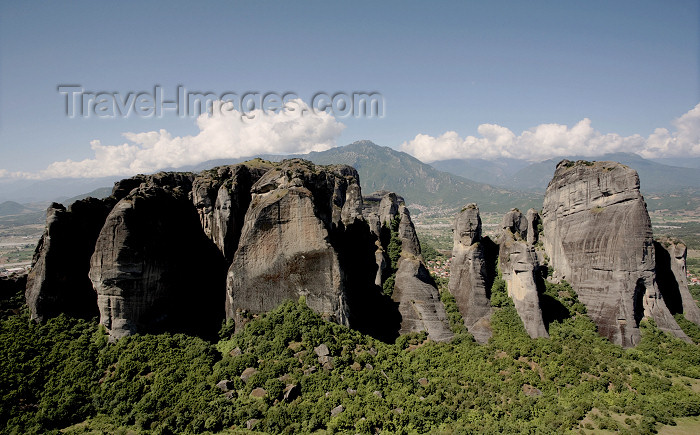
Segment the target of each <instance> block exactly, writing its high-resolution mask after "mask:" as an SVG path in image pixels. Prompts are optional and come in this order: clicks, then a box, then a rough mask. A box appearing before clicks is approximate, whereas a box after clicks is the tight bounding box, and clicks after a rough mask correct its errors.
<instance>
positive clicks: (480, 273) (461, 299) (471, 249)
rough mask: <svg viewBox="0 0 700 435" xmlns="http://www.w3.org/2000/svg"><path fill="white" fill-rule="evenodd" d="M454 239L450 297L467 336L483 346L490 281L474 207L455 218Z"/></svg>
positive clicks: (487, 331)
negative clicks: (456, 308)
mask: <svg viewBox="0 0 700 435" xmlns="http://www.w3.org/2000/svg"><path fill="white" fill-rule="evenodd" d="M453 239H454V245H453V248H452V265H451V267H450V283H449V288H450V293H452V295H453V296H454V298H455V302H456V303H457V307H458V308H459V312H460V314H461V315H462V318H463V319H464V324H465V325H466V327H467V329H468V330H469V332H470V333H471V334H472V335H473V336H474V338H475V339H476V341H478V342H479V343H485V342H487V341H488V339H489V338H491V335H492V331H491V328H490V318H491V312H492V310H491V301H490V295H489V291H490V286H491V283H492V282H493V277H489V273H488V271H489V268H488V265H487V260H486V253H485V252H484V244H483V243H482V236H481V216H480V215H479V207H478V206H477V205H476V204H468V205H467V206H465V207H464V208H462V210H461V211H460V212H459V214H457V217H456V218H455V224H454V233H453ZM489 278H490V279H489Z"/></svg>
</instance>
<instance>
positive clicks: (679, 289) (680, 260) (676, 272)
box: [654, 240, 700, 325]
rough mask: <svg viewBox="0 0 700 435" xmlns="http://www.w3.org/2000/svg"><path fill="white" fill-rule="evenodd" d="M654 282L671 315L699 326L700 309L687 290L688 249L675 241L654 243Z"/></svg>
mask: <svg viewBox="0 0 700 435" xmlns="http://www.w3.org/2000/svg"><path fill="white" fill-rule="evenodd" d="M654 251H655V253H656V281H657V282H658V285H659V290H660V291H661V294H662V295H663V298H664V301H665V302H666V306H667V307H668V309H669V310H670V311H671V313H672V314H678V313H682V314H683V316H685V318H686V319H687V320H690V321H691V322H693V323H695V324H697V325H700V308H698V305H697V304H696V303H695V301H694V300H693V296H692V295H691V294H690V291H689V290H688V277H687V275H686V256H687V254H688V248H687V247H686V246H685V245H684V244H683V243H681V242H679V241H675V240H662V241H659V242H657V241H655V242H654Z"/></svg>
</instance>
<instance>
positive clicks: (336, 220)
mask: <svg viewBox="0 0 700 435" xmlns="http://www.w3.org/2000/svg"><path fill="white" fill-rule="evenodd" d="M358 178H359V177H358V176H357V172H355V170H354V169H352V168H350V167H347V166H338V167H327V168H323V169H320V170H319V168H316V167H315V166H313V165H311V164H308V162H305V161H302V160H291V161H285V162H283V163H282V164H281V165H280V166H278V167H276V168H273V169H271V170H269V171H268V172H267V173H266V174H265V175H263V176H262V178H260V180H258V181H257V182H256V183H255V184H254V185H253V187H252V199H251V203H250V208H249V210H248V212H247V214H246V218H245V223H244V225H243V229H242V232H241V239H240V244H239V247H238V250H237V251H236V254H235V256H234V258H233V263H232V264H231V267H230V269H229V272H228V284H227V298H226V315H227V317H228V318H231V319H235V320H236V324H237V325H242V324H243V323H244V317H243V316H244V315H245V314H246V312H253V313H259V312H265V311H270V310H272V309H274V308H275V307H276V306H278V305H279V304H280V303H282V302H283V301H285V300H290V299H291V300H297V299H299V297H300V296H304V297H305V299H306V303H307V305H308V306H309V307H310V308H311V309H313V310H314V311H316V312H318V313H321V314H322V315H323V316H324V317H325V318H327V319H329V320H333V321H335V322H337V323H340V324H343V325H349V321H348V315H349V313H348V306H347V302H346V296H345V282H344V276H343V271H342V270H341V268H340V263H339V260H338V254H337V252H336V249H335V248H334V247H333V246H332V244H331V237H330V233H331V232H333V231H334V230H335V228H337V227H338V224H340V223H342V220H341V216H342V209H343V205H344V204H345V200H346V198H345V192H347V186H348V184H350V183H354V182H357V179H358Z"/></svg>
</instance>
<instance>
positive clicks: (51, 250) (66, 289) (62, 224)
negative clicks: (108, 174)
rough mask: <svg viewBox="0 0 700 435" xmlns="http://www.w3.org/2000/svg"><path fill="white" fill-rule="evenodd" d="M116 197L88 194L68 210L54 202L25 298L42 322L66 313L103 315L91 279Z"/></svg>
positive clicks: (48, 214)
mask: <svg viewBox="0 0 700 435" xmlns="http://www.w3.org/2000/svg"><path fill="white" fill-rule="evenodd" d="M113 204H114V200H113V199H109V198H108V199H106V200H98V199H95V198H87V199H83V200H80V201H76V202H75V203H73V204H72V205H71V206H70V207H69V208H68V210H66V209H65V207H63V206H62V205H61V204H55V203H54V204H51V206H49V208H48V210H47V211H46V229H45V230H44V234H43V235H42V237H41V240H40V241H39V244H38V245H37V248H36V251H35V253H34V259H33V263H32V270H31V272H30V273H29V276H28V277H27V288H26V293H25V296H26V299H27V305H28V306H29V310H30V312H31V317H32V319H34V320H37V321H43V320H45V319H48V318H51V317H55V316H58V315H59V314H61V313H66V314H68V315H70V316H74V317H81V318H85V319H92V318H93V317H97V316H98V315H99V313H98V310H97V303H96V301H97V296H96V294H95V292H94V290H93V288H92V283H91V282H90V279H89V278H88V271H89V269H90V256H91V255H92V253H93V251H94V250H95V242H96V240H97V236H98V234H99V232H100V229H101V228H102V225H103V224H104V221H105V218H106V217H107V213H109V209H110V208H111V206H112V205H113Z"/></svg>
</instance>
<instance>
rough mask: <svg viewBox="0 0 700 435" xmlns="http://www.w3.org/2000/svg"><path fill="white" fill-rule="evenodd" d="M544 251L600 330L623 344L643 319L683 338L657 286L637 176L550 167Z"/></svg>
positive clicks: (605, 167)
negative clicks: (551, 169) (554, 169)
mask: <svg viewBox="0 0 700 435" xmlns="http://www.w3.org/2000/svg"><path fill="white" fill-rule="evenodd" d="M542 218H543V226H544V247H545V250H546V252H547V254H548V255H549V257H550V258H551V264H552V266H553V267H554V269H555V277H558V278H561V279H566V280H567V281H569V282H570V283H571V285H572V286H573V288H574V290H576V293H577V294H578V297H579V299H580V300H581V302H583V303H584V304H585V305H586V307H587V308H588V314H589V316H591V318H592V319H593V321H594V322H595V323H596V324H597V325H598V330H599V332H600V333H601V334H602V335H603V336H605V337H608V338H609V339H610V340H611V341H612V342H614V343H617V344H620V345H622V346H625V347H629V346H634V345H635V344H637V343H638V342H639V340H640V333H639V322H640V321H641V320H642V319H643V318H645V317H649V318H652V319H654V321H655V322H656V324H657V325H658V326H659V328H661V329H662V330H665V331H669V332H671V333H673V334H675V335H677V336H678V337H681V338H684V339H687V337H686V336H685V334H684V333H683V332H682V331H681V330H680V328H679V327H678V324H677V323H676V321H675V320H674V319H673V317H672V316H671V313H670V312H669V310H668V308H667V307H666V304H665V303H664V301H663V299H662V294H661V292H660V291H659V288H658V286H657V282H656V274H655V266H656V264H655V252H654V245H653V240H652V231H651V221H650V220H649V214H648V213H647V209H646V204H645V202H644V198H643V197H642V195H641V193H640V192H639V176H638V175H637V172H636V171H634V170H633V169H631V168H628V167H627V166H624V165H621V164H619V163H615V162H585V161H578V162H571V161H568V160H563V161H562V162H560V163H559V164H558V165H557V168H556V171H555V173H554V178H553V179H552V181H551V182H550V183H549V186H548V187H547V193H546V195H545V199H544V209H543V215H542Z"/></svg>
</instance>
